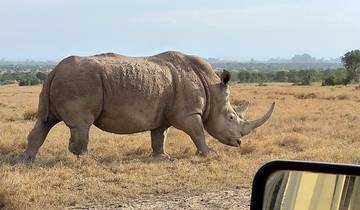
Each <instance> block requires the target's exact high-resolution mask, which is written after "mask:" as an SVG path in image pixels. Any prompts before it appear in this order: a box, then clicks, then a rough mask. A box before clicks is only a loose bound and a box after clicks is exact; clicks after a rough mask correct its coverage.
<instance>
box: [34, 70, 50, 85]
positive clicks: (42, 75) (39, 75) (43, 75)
mask: <svg viewBox="0 0 360 210" xmlns="http://www.w3.org/2000/svg"><path fill="white" fill-rule="evenodd" d="M35 76H36V77H37V78H38V79H39V80H40V81H41V83H44V82H45V80H46V79H47V76H48V75H47V73H44V72H41V71H39V72H38V73H36V75H35Z"/></svg>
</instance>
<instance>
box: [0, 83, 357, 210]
mask: <svg viewBox="0 0 360 210" xmlns="http://www.w3.org/2000/svg"><path fill="white" fill-rule="evenodd" d="M40 89H41V87H40V86H35V87H18V86H14V85H8V86H0V101H1V103H0V199H1V202H3V203H5V205H6V206H7V207H8V208H10V207H12V208H15V209H62V208H64V207H71V206H83V205H86V204H87V205H91V204H99V203H108V202H111V201H114V200H119V199H126V198H133V197H140V196H142V195H143V194H155V195H156V194H164V193H174V192H177V193H181V192H183V193H186V192H189V191H204V190H221V189H229V188H234V187H236V186H245V187H249V186H250V185H251V180H252V177H253V176H254V174H255V172H256V170H257V169H258V168H259V167H260V166H261V165H262V164H263V163H265V162H266V161H269V160H271V159H279V158H280V159H281V158H285V159H302V160H319V161H333V162H346V163H356V164H358V163H360V152H359V150H360V149H359V148H360V139H359V136H360V124H359V123H358V121H359V119H360V106H359V94H360V92H359V91H354V89H355V86H347V87H342V86H336V87H321V86H320V85H313V86H292V85H290V84H269V85H268V86H257V85H256V84H234V85H233V86H232V100H233V101H236V100H237V101H241V100H246V101H250V104H251V106H250V108H249V111H248V115H249V117H250V118H253V117H256V116H259V115H261V114H262V113H263V112H265V111H266V110H267V108H268V106H269V105H270V104H271V102H273V101H275V102H276V108H275V112H274V114H273V116H272V118H271V119H270V121H269V122H268V123H267V124H266V125H264V126H262V127H261V128H259V129H258V130H256V132H254V133H253V134H251V135H249V136H247V137H245V138H244V139H243V143H242V148H240V149H239V148H232V147H228V146H225V145H222V144H220V143H219V142H217V141H216V140H214V139H212V138H211V137H209V136H208V137H207V142H208V144H209V145H210V147H212V148H213V149H214V150H216V151H217V153H218V157H212V158H209V159H202V158H198V157H196V156H195V155H194V154H195V147H194V145H193V143H192V142H191V140H190V138H189V137H188V136H187V135H185V134H184V133H182V132H180V131H178V130H176V129H171V130H170V132H169V135H168V141H167V143H166V145H167V152H168V153H169V154H170V155H171V156H172V157H173V158H174V160H173V161H154V160H152V159H151V158H150V157H149V156H150V153H151V150H150V137H149V133H141V134H134V135H114V134H110V133H106V132H103V131H100V130H99V129H97V128H95V127H93V128H92V129H91V133H90V136H91V140H90V144H89V152H88V154H87V155H85V156H83V157H81V158H79V159H78V158H76V157H75V156H73V155H72V154H71V153H70V152H68V150H67V144H68V139H69V131H68V129H67V127H66V126H64V124H59V125H57V126H56V127H54V128H53V130H52V131H51V132H50V134H49V136H48V138H47V140H46V142H45V143H44V145H43V146H42V148H41V149H40V152H39V154H38V157H37V160H36V161H35V162H34V163H33V164H24V163H20V162H19V161H18V160H17V156H18V155H19V154H21V153H22V152H23V150H24V148H25V146H26V136H27V134H28V132H29V131H30V130H31V128H32V126H33V125H34V121H27V120H24V113H25V112H26V111H27V110H35V109H36V108H37V103H38V102H37V100H38V95H39V92H40ZM309 94H311V95H309ZM312 95H314V96H312ZM298 96H299V97H298ZM302 96H303V97H302ZM304 98H306V99H304ZM330 99H331V100H330Z"/></svg>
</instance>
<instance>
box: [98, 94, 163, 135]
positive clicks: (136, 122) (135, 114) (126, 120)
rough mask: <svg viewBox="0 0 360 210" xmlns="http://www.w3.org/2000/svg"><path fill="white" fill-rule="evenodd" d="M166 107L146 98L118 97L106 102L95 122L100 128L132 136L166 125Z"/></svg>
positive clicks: (157, 101)
mask: <svg viewBox="0 0 360 210" xmlns="http://www.w3.org/2000/svg"><path fill="white" fill-rule="evenodd" d="M164 119H165V117H164V105H162V103H161V101H159V100H155V99H154V100H144V97H136V96H134V95H133V96H132V98H125V97H117V98H114V99H108V100H105V101H104V104H103V111H102V113H101V115H100V116H99V117H98V119H97V120H96V121H95V123H94V124H95V126H97V127H98V128H100V129H102V130H104V131H108V132H111V133H117V134H131V133H137V132H143V131H148V130H152V129H155V128H158V127H160V126H161V125H162V124H163V123H164Z"/></svg>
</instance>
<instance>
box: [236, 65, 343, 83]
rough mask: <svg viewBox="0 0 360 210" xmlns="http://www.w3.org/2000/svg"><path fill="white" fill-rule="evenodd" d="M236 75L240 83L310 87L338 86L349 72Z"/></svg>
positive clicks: (283, 72) (340, 70)
mask: <svg viewBox="0 0 360 210" xmlns="http://www.w3.org/2000/svg"><path fill="white" fill-rule="evenodd" d="M235 74H236V79H237V81H238V82H240V83H265V82H289V83H293V84H297V85H309V84H310V83H312V82H324V85H336V84H343V82H344V80H345V79H346V78H347V72H346V70H345V69H344V68H338V69H335V70H316V69H311V70H289V71H272V72H255V71H252V72H251V71H239V72H237V73H235ZM330 83H331V84H330Z"/></svg>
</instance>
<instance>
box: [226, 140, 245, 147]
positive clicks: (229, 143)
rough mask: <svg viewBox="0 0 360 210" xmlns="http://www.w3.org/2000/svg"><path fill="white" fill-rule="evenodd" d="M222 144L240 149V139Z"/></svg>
mask: <svg viewBox="0 0 360 210" xmlns="http://www.w3.org/2000/svg"><path fill="white" fill-rule="evenodd" d="M224 144H226V145H229V146H232V147H240V145H241V139H240V138H232V139H228V141H226V142H224Z"/></svg>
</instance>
